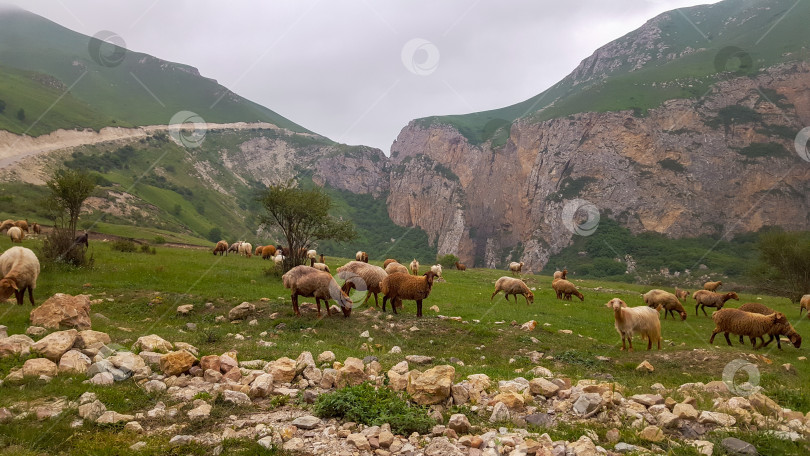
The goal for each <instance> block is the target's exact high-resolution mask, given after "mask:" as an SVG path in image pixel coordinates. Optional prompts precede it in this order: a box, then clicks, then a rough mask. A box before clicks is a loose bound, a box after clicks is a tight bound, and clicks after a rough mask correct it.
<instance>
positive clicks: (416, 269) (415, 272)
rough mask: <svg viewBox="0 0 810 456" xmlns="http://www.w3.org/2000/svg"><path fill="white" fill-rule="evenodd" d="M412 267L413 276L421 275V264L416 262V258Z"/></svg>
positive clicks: (412, 262)
mask: <svg viewBox="0 0 810 456" xmlns="http://www.w3.org/2000/svg"><path fill="white" fill-rule="evenodd" d="M410 266H411V274H413V275H419V262H418V261H416V258H414V259H413V261H411V265H410Z"/></svg>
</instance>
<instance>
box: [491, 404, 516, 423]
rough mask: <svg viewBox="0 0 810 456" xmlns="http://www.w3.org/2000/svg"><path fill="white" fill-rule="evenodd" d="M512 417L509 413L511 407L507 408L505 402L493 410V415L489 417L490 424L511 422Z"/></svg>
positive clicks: (496, 405)
mask: <svg viewBox="0 0 810 456" xmlns="http://www.w3.org/2000/svg"><path fill="white" fill-rule="evenodd" d="M511 417H512V415H511V414H510V413H509V407H507V406H506V404H504V403H503V402H498V403H496V404H495V406H494V407H493V408H492V415H490V416H489V422H490V423H497V422H503V421H509V420H510V419H511Z"/></svg>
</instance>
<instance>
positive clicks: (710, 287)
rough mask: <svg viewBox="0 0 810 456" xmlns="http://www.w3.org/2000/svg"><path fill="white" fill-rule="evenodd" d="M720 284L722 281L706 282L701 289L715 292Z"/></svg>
mask: <svg viewBox="0 0 810 456" xmlns="http://www.w3.org/2000/svg"><path fill="white" fill-rule="evenodd" d="M722 284H723V281H722V280H718V281H717V282H706V283H704V284H703V289H704V290H708V291H716V290H717V289H718V288H720V285H722Z"/></svg>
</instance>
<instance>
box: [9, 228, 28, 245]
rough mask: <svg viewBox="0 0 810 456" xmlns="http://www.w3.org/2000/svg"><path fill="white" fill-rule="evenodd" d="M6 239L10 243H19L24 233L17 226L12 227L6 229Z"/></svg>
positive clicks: (23, 237)
mask: <svg viewBox="0 0 810 456" xmlns="http://www.w3.org/2000/svg"><path fill="white" fill-rule="evenodd" d="M8 237H9V238H10V239H11V242H20V243H22V240H23V239H25V233H23V231H22V230H21V229H20V227H18V226H12V227H11V228H9V229H8Z"/></svg>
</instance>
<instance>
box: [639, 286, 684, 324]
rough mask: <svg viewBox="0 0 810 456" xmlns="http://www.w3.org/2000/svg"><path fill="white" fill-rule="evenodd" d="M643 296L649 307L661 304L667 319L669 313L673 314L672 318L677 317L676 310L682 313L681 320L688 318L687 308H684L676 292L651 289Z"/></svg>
mask: <svg viewBox="0 0 810 456" xmlns="http://www.w3.org/2000/svg"><path fill="white" fill-rule="evenodd" d="M643 298H644V303H645V304H647V306H649V307H652V308H657V307H658V306H659V305H660V306H662V307H663V308H664V319H665V320H666V318H667V315H669V314H672V318H675V312H678V313H679V314H680V315H681V321H683V320H686V310H684V308H683V306H682V305H681V301H680V300H678V297H677V296H675V295H674V294H672V293H669V292H667V291H664V290H650V291H648V292H646V293H644V295H643Z"/></svg>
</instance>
